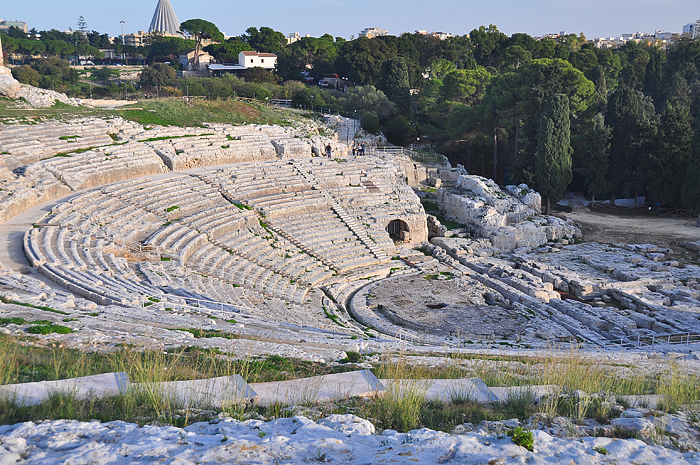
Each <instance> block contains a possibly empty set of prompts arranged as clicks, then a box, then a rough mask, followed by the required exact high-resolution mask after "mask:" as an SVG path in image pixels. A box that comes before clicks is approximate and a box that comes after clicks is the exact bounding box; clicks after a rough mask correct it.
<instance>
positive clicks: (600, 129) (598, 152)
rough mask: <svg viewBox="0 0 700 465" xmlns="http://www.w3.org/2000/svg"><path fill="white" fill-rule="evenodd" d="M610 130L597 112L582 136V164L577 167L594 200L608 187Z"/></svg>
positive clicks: (592, 200)
mask: <svg viewBox="0 0 700 465" xmlns="http://www.w3.org/2000/svg"><path fill="white" fill-rule="evenodd" d="M611 135H612V130H611V129H610V128H609V127H607V126H606V125H605V122H604V120H603V115H602V114H600V113H598V114H597V115H595V116H594V117H593V126H591V128H590V129H589V130H588V131H587V133H586V135H585V138H584V144H583V145H584V150H583V160H582V162H583V163H582V164H583V166H582V167H581V168H580V169H579V171H580V172H581V174H583V175H584V176H585V178H586V187H588V194H589V195H590V196H591V202H595V198H596V196H597V195H599V194H602V193H603V192H605V191H606V190H607V189H608V181H607V179H606V178H605V177H606V175H607V173H608V166H609V165H610V158H609V157H610V137H611Z"/></svg>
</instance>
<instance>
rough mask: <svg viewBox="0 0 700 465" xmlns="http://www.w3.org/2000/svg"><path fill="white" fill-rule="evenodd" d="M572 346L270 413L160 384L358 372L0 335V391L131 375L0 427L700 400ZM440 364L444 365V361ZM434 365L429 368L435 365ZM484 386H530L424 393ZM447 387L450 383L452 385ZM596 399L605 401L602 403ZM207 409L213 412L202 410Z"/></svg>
mask: <svg viewBox="0 0 700 465" xmlns="http://www.w3.org/2000/svg"><path fill="white" fill-rule="evenodd" d="M585 355H586V354H585V353H583V352H582V351H580V350H578V349H577V348H575V347H573V348H571V349H570V350H569V351H567V352H566V353H564V354H563V355H562V354H561V352H558V353H555V352H554V351H552V353H549V354H544V355H541V356H538V357H506V356H503V357H501V358H499V357H498V356H492V355H488V356H483V358H479V357H480V356H479V355H469V356H468V357H466V356H453V357H448V358H445V359H443V363H442V364H439V366H424V365H421V364H420V361H421V360H419V359H414V358H413V357H411V356H409V355H407V354H400V355H394V356H387V357H385V358H383V359H382V361H381V362H380V363H379V364H378V365H377V367H376V369H375V370H374V371H375V374H376V376H377V378H380V379H385V380H386V379H390V380H393V381H391V382H386V383H385V385H386V388H387V390H386V392H384V393H383V396H378V397H376V398H370V399H362V398H352V399H348V400H342V401H335V402H332V403H326V404H321V403H319V402H317V399H314V393H313V392H311V391H310V392H307V393H302V394H304V399H303V401H301V402H300V401H299V400H298V399H297V398H296V397H294V398H291V397H290V399H288V400H287V401H285V402H283V403H279V404H275V405H272V406H268V407H262V406H253V405H250V404H241V403H238V402H231V403H229V404H227V405H222V406H218V407H210V406H201V405H181V403H180V402H179V401H178V399H176V398H175V397H174V396H173V395H172V393H170V392H168V391H167V390H165V389H163V388H162V387H161V386H160V385H159V384H158V383H160V382H165V381H178V380H190V379H202V378H214V377H219V376H229V375H232V374H240V375H241V376H242V377H243V378H244V379H245V380H246V381H248V382H249V383H255V382H265V381H278V380H288V379H294V378H302V377H309V376H314V375H319V374H329V373H336V372H341V371H349V370H354V369H357V368H356V366H354V365H339V366H338V365H336V366H330V365H326V364H322V363H312V362H304V361H299V360H293V359H287V358H283V357H278V356H270V357H267V358H264V359H254V358H250V357H248V358H247V359H245V360H237V359H233V358H231V357H228V356H226V355H224V354H221V353H220V352H218V351H211V350H204V349H198V348H193V347H190V348H185V349H177V350H168V351H164V350H145V349H143V348H138V347H122V348H119V349H118V350H117V351H115V352H111V353H98V352H81V351H78V350H74V349H67V348H62V347H51V348H40V347H34V346H31V345H28V344H26V343H23V342H20V341H18V340H16V339H14V338H11V337H8V336H2V335H0V384H10V383H19V382H30V381H43V380H54V379H64V378H70V377H79V376H87V375H93V374H99V373H107V372H114V371H125V372H127V374H128V375H129V377H130V379H131V381H132V383H135V384H132V389H130V390H129V391H127V392H126V393H123V394H121V395H118V396H113V397H106V398H101V399H79V398H77V396H76V395H75V393H71V392H56V393H54V394H53V395H52V396H51V397H50V398H49V399H48V400H47V401H45V402H43V403H42V404H40V405H31V406H22V405H18V404H17V402H15V401H14V399H12V398H8V397H7V396H5V397H2V396H0V424H10V423H17V422H21V421H28V420H38V419H76V420H83V421H87V420H92V419H97V420H101V421H112V420H123V421H129V422H136V423H139V424H148V423H152V422H155V423H158V424H172V425H177V426H184V425H187V424H189V423H192V422H194V421H202V420H209V419H211V418H213V417H215V416H216V415H218V414H219V413H225V414H229V415H231V416H233V417H235V418H239V419H244V418H249V417H250V416H251V415H252V416H253V417H256V416H257V415H262V416H263V417H265V418H267V419H272V418H280V417H288V416H292V415H294V414H295V412H296V410H295V409H294V408H290V407H289V406H290V405H291V404H296V405H302V404H303V405H307V406H308V407H310V408H311V409H312V411H316V414H318V415H327V414H331V413H353V414H356V415H358V416H361V417H363V418H368V419H370V420H371V421H373V422H374V423H375V425H376V426H377V427H378V428H379V429H396V430H398V431H401V432H408V431H410V430H411V429H414V428H419V427H427V428H432V429H435V430H442V431H451V430H452V428H454V427H455V426H456V425H459V424H463V423H472V424H474V425H477V424H478V423H479V422H481V421H484V420H489V421H497V420H506V419H510V418H518V419H520V420H521V421H522V420H526V419H527V418H529V417H530V416H531V415H532V414H534V413H542V414H545V415H546V416H548V417H550V418H552V417H555V416H567V417H571V418H573V419H574V420H581V419H584V418H594V419H596V420H597V421H599V422H600V423H607V422H608V421H609V420H610V419H611V418H612V417H613V416H615V412H614V411H612V410H611V403H612V402H611V401H613V400H616V399H621V396H624V395H628V394H643V395H648V394H660V395H661V396H662V400H661V402H660V404H659V406H658V407H657V408H658V409H661V410H665V411H670V412H673V411H675V410H678V409H680V408H682V407H683V406H686V405H688V404H691V403H694V402H697V401H698V400H700V385H699V381H698V379H696V378H695V377H693V376H691V375H688V374H686V373H684V372H683V371H682V370H681V369H680V368H679V367H678V366H676V365H674V364H670V365H669V366H668V369H667V371H665V372H663V373H659V374H656V375H645V374H643V373H642V371H641V370H639V369H636V367H620V366H613V365H605V364H603V363H600V361H599V360H595V359H591V358H587V357H586V356H585ZM438 361H439V360H438ZM435 362H436V359H431V363H435ZM474 376H476V377H480V378H482V379H483V380H484V381H486V383H487V384H488V385H490V386H495V385H501V386H523V388H522V389H520V390H518V391H517V392H516V393H515V394H513V395H511V396H509V397H508V398H506V399H505V400H504V401H502V402H495V403H492V404H489V405H484V404H480V403H478V402H476V401H475V400H474V399H472V398H470V395H469V393H467V392H462V391H461V390H460V388H459V386H460V385H459V383H456V382H455V388H454V389H453V390H450V389H448V391H449V399H448V401H445V402H443V401H432V400H428V399H427V398H426V393H427V391H428V390H429V389H430V387H431V385H432V384H433V381H432V380H433V379H437V378H443V379H459V378H468V377H474ZM448 384H449V383H448ZM528 385H548V386H550V388H549V392H550V393H551V394H550V395H547V396H543V397H539V395H536V392H535V390H534V388H532V389H530V388H527V387H525V386H528ZM597 393H603V394H601V395H597ZM202 409H206V410H202Z"/></svg>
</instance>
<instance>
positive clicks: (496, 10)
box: [0, 0, 700, 39]
mask: <svg viewBox="0 0 700 465" xmlns="http://www.w3.org/2000/svg"><path fill="white" fill-rule="evenodd" d="M170 2H171V4H172V5H173V8H174V9H175V13H176V14H177V17H178V19H179V20H180V21H185V20H187V19H191V18H202V19H206V20H209V21H211V22H213V23H215V24H216V25H217V26H218V27H219V29H220V30H221V31H222V32H224V33H225V34H227V35H239V34H242V33H243V32H244V31H245V29H246V28H248V27H249V26H256V27H261V26H269V27H272V28H273V29H275V30H278V31H280V32H283V33H285V34H287V33H290V32H299V33H301V34H302V35H304V34H306V33H309V34H311V35H312V36H319V35H322V34H324V33H326V32H328V33H330V34H332V35H333V36H341V37H345V38H350V35H355V36H357V34H358V32H359V31H360V30H362V29H363V28H365V27H381V28H384V29H388V30H389V33H390V34H393V35H400V34H401V33H402V32H413V31H415V30H417V29H426V30H429V31H444V32H452V33H454V34H459V35H461V34H466V33H469V31H471V30H472V29H474V28H476V27H478V26H479V25H481V24H484V25H488V24H495V25H496V26H498V28H499V29H500V30H501V31H502V32H504V33H506V34H508V35H510V34H513V33H515V32H526V33H528V34H531V35H542V34H546V33H556V32H559V31H567V32H574V33H576V34H578V33H580V32H583V33H584V34H585V35H586V37H588V38H590V39H592V38H595V37H609V36H617V35H621V34H623V33H629V32H636V31H644V32H654V31H655V30H667V31H671V32H680V31H681V29H682V27H683V25H684V24H687V23H689V22H691V21H695V20H697V19H700V1H698V0H586V1H581V0H491V1H475V0H462V1H459V0H343V1H341V0H310V1H306V0H296V1H289V0H285V1H282V0H258V1H254V2H251V1H236V2H234V1H231V0H205V1H191V0H189V1H187V0H170ZM3 3H4V5H3V6H2V9H0V18H2V19H6V20H20V21H25V22H27V23H28V25H29V28H32V27H35V28H36V29H37V30H43V29H52V28H55V29H59V30H67V29H68V28H69V27H72V28H74V29H75V28H76V23H77V21H78V17H79V16H80V15H83V16H84V17H85V20H86V21H87V25H88V29H90V30H93V29H94V30H97V31H100V32H107V33H108V34H110V35H118V34H120V33H121V25H120V23H119V21H121V20H123V21H125V27H124V31H125V32H127V33H128V32H135V31H138V30H147V29H148V26H149V24H150V21H151V16H152V15H153V12H154V10H155V7H156V4H157V3H158V0H138V1H137V0H122V1H118V2H114V1H109V2H106V1H102V0H71V1H56V0H6V1H4V2H3Z"/></svg>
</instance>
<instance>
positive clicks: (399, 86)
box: [378, 57, 411, 115]
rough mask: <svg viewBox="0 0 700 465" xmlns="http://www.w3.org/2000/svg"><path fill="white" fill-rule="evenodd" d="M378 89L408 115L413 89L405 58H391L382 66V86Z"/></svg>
mask: <svg viewBox="0 0 700 465" xmlns="http://www.w3.org/2000/svg"><path fill="white" fill-rule="evenodd" d="M378 87H379V88H380V90H383V91H384V93H385V94H386V96H387V97H389V100H391V101H392V102H394V103H395V104H396V106H397V107H398V108H399V111H400V112H401V113H402V114H404V115H408V113H409V110H410V107H411V89H410V83H409V79H408V66H406V61H405V60H404V59H403V57H395V58H390V59H389V60H386V61H385V62H384V63H383V64H382V72H381V84H380V86H378Z"/></svg>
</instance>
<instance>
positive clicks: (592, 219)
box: [560, 208, 700, 247]
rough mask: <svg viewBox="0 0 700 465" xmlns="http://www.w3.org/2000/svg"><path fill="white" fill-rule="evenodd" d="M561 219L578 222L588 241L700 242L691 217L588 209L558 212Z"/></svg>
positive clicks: (667, 245) (670, 244) (698, 229)
mask: <svg viewBox="0 0 700 465" xmlns="http://www.w3.org/2000/svg"><path fill="white" fill-rule="evenodd" d="M560 216H562V217H564V218H570V219H572V220H574V221H575V222H577V223H579V224H580V225H581V226H582V227H581V232H582V233H583V238H584V240H586V241H587V242H600V243H604V244H609V243H612V242H622V243H630V244H643V243H650V244H655V245H660V246H663V247H669V246H673V245H676V244H678V243H680V242H684V241H691V242H694V241H697V240H700V228H698V227H697V226H695V220H694V219H690V218H672V217H658V216H652V215H649V214H646V213H637V212H632V211H630V212H617V211H616V212H610V211H598V210H596V211H591V210H589V209H587V208H579V209H575V210H574V211H573V212H571V213H561V214H560Z"/></svg>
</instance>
